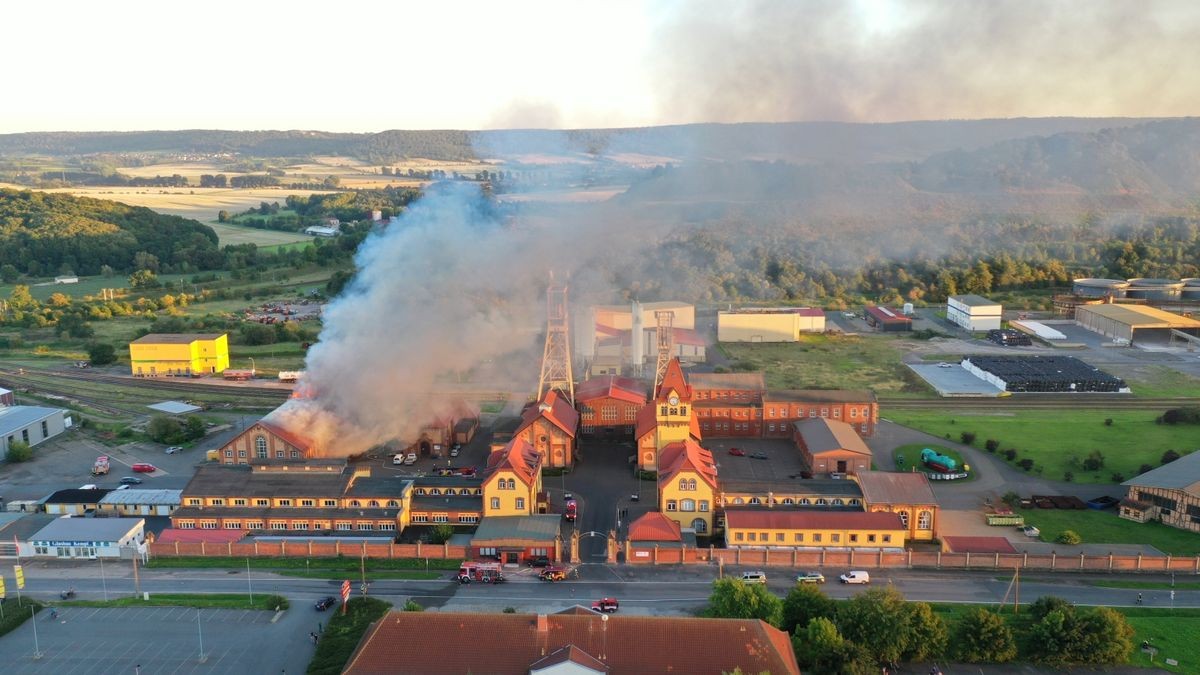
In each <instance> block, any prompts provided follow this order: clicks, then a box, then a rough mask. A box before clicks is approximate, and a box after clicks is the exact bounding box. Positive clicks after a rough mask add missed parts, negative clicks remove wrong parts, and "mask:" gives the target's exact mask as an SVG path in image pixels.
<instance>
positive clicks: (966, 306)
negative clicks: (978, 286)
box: [946, 295, 1002, 333]
mask: <svg viewBox="0 0 1200 675" xmlns="http://www.w3.org/2000/svg"><path fill="white" fill-rule="evenodd" d="M1001 310H1002V308H1001V306H1000V304H999V303H997V302H993V301H991V300H988V299H987V298H985V297H982V296H979V295H952V296H950V297H949V298H947V299H946V318H947V319H949V320H950V322H951V323H954V324H957V325H959V326H961V327H963V328H965V329H967V330H969V331H971V332H974V333H979V332H983V331H989V330H999V328H1000V313H1001Z"/></svg>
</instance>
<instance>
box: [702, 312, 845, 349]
mask: <svg viewBox="0 0 1200 675" xmlns="http://www.w3.org/2000/svg"><path fill="white" fill-rule="evenodd" d="M823 332H825V312H823V311H821V310H820V309H816V308H812V307H777V308H763V309H736V310H732V311H727V312H717V342H797V341H799V340H800V334H801V333H823Z"/></svg>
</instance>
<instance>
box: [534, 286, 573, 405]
mask: <svg viewBox="0 0 1200 675" xmlns="http://www.w3.org/2000/svg"><path fill="white" fill-rule="evenodd" d="M568 325H569V321H568V318H567V286H566V284H562V285H557V284H555V283H554V279H553V277H552V278H551V280H550V287H549V288H547V289H546V348H545V349H544V350H543V351H542V374H541V376H540V377H538V400H539V401H540V400H542V397H543V396H545V395H546V392H547V391H549V390H551V389H557V390H558V391H559V393H561V394H562V395H563V396H566V398H567V402H568V403H570V404H571V405H575V380H574V379H573V378H572V377H571V340H570V331H569V329H568Z"/></svg>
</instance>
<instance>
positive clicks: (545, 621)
mask: <svg viewBox="0 0 1200 675" xmlns="http://www.w3.org/2000/svg"><path fill="white" fill-rule="evenodd" d="M537 632H538V633H549V632H550V619H549V618H547V617H546V615H545V614H538V615H537Z"/></svg>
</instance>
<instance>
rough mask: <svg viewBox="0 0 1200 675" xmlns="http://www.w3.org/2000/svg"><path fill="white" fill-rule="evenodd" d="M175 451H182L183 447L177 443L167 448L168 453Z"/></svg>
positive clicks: (172, 453) (171, 453)
mask: <svg viewBox="0 0 1200 675" xmlns="http://www.w3.org/2000/svg"><path fill="white" fill-rule="evenodd" d="M177 452H183V448H182V447H180V446H178V445H172V446H171V447H169V448H167V454H168V455H174V454H175V453H177Z"/></svg>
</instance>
